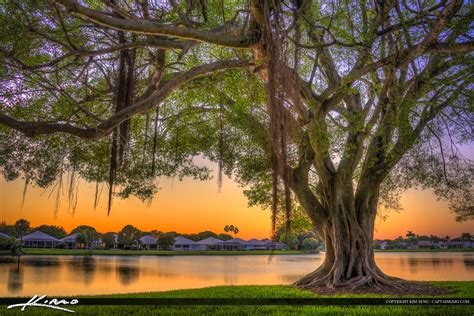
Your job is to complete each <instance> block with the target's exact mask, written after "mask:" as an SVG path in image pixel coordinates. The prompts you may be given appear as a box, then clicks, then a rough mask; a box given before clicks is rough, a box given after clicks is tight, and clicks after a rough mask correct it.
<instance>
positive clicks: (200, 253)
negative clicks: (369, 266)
mask: <svg viewBox="0 0 474 316" xmlns="http://www.w3.org/2000/svg"><path fill="white" fill-rule="evenodd" d="M23 252H24V254H25V255H89V254H92V255H101V256H106V255H110V256H137V255H140V256H216V255H219V256H226V255H227V256H228V255H270V254H272V253H273V254H274V255H297V254H303V253H304V252H303V251H297V250H285V251H282V250H274V251H273V252H272V251H270V250H250V251H246V250H233V251H212V250H211V251H169V250H92V251H90V250H85V249H42V248H24V249H23ZM0 255H11V252H10V251H2V252H0Z"/></svg>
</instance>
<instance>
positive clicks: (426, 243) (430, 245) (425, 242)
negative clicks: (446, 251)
mask: <svg viewBox="0 0 474 316" xmlns="http://www.w3.org/2000/svg"><path fill="white" fill-rule="evenodd" d="M416 247H417V248H420V249H429V248H435V244H433V243H432V242H431V241H429V240H420V241H419V242H418V243H417V244H416Z"/></svg>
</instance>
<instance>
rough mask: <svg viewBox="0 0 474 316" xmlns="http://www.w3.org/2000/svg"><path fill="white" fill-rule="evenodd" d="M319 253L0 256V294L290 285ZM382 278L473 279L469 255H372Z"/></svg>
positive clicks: (313, 263) (316, 262)
mask: <svg viewBox="0 0 474 316" xmlns="http://www.w3.org/2000/svg"><path fill="white" fill-rule="evenodd" d="M323 259H324V253H322V254H312V255H286V256H281V255H275V256H272V257H271V260H269V256H172V257H159V256H139V257H131V256H130V257H128V256H93V257H90V256H23V257H22V259H21V264H20V267H19V268H18V265H17V259H16V257H11V256H7V257H2V256H0V296H31V295H34V294H37V293H44V294H47V295H78V294H103V293H128V292H147V291H165V290H172V289H183V288H199V287H206V286H214V285H245V284H290V283H293V282H294V281H296V280H297V279H298V278H300V277H302V276H303V275H305V274H307V273H309V272H311V271H314V270H315V269H316V268H317V266H318V265H319V264H321V262H322V260H323ZM376 260H377V263H378V264H379V266H380V268H381V269H382V270H383V271H384V272H385V273H387V274H389V275H393V276H396V277H401V278H404V279H410V280H440V281H443V280H474V253H377V254H376ZM3 284H5V285H4V286H3Z"/></svg>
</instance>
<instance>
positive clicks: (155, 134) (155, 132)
mask: <svg viewBox="0 0 474 316" xmlns="http://www.w3.org/2000/svg"><path fill="white" fill-rule="evenodd" d="M159 117H160V106H159V105H158V106H157V107H156V112H155V121H154V122H153V124H154V126H153V153H152V159H151V175H152V176H153V177H154V176H155V168H156V146H157V143H158V120H159Z"/></svg>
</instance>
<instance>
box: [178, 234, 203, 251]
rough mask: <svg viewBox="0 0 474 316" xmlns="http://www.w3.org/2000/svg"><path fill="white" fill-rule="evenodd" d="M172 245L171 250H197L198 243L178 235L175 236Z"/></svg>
mask: <svg viewBox="0 0 474 316" xmlns="http://www.w3.org/2000/svg"><path fill="white" fill-rule="evenodd" d="M174 240H175V242H174V245H173V250H177V251H182V250H184V251H189V250H199V249H200V245H199V244H198V243H196V242H195V241H193V240H191V239H188V238H186V237H183V236H178V237H176V238H175V239H174Z"/></svg>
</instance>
